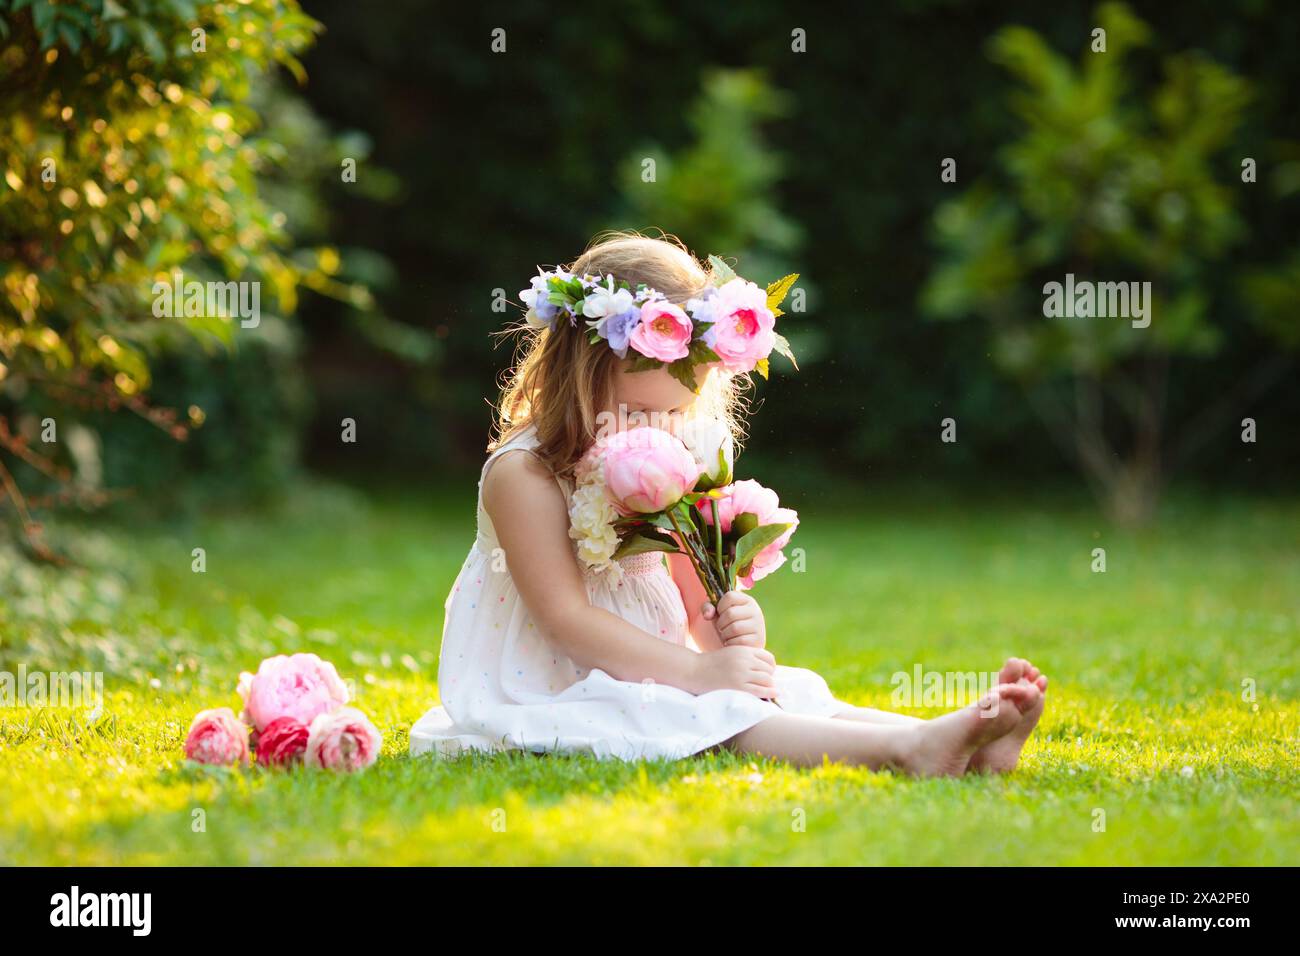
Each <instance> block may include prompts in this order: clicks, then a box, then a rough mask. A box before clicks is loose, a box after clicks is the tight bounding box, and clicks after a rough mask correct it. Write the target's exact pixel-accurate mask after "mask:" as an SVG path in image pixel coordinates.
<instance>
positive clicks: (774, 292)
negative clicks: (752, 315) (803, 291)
mask: <svg viewBox="0 0 1300 956" xmlns="http://www.w3.org/2000/svg"><path fill="white" fill-rule="evenodd" d="M798 279H799V273H797V272H792V273H790V274H789V275H788V276H783V277H782V278H780V279H777V280H776V281H775V282H773V283H771V284H769V285H768V287H767V307H768V308H769V309H771V310H772V311H773V312H775V313H776V314H777V315H781V314H783V313H782V312H781V311H780V310H779V309H778V308H777V306H779V305H780V304H781V303H782V302H784V301H785V297H786V296H787V295H788V294H789V292H790V289H791V288H792V287H793V286H794V284H795V282H797V281H798Z"/></svg>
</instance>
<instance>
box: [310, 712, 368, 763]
mask: <svg viewBox="0 0 1300 956" xmlns="http://www.w3.org/2000/svg"><path fill="white" fill-rule="evenodd" d="M382 744H383V738H382V737H380V736H379V731H378V730H376V729H375V725H374V724H372V723H371V722H370V720H369V719H368V718H367V717H366V715H365V714H363V713H361V711H359V710H357V709H356V708H355V707H341V708H339V709H338V710H336V711H334V712H333V713H330V714H320V715H318V716H317V717H316V719H315V720H313V721H312V722H311V730H310V732H309V736H308V739H307V752H306V754H305V756H304V758H303V759H304V761H305V762H306V764H307V766H309V767H323V768H324V769H326V770H341V771H344V772H347V773H350V772H352V771H353V770H361V769H363V768H365V767H369V766H370V765H371V764H372V763H374V762H375V761H376V760H378V759H379V748H380V746H381V745H382Z"/></svg>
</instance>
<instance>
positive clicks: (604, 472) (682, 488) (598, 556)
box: [569, 418, 799, 605]
mask: <svg viewBox="0 0 1300 956" xmlns="http://www.w3.org/2000/svg"><path fill="white" fill-rule="evenodd" d="M733 469H734V460H733V446H732V441H731V434H730V432H729V431H728V430H727V427H726V425H725V424H724V423H722V422H719V421H716V420H714V419H709V418H697V419H691V420H688V421H687V422H685V423H684V424H683V425H681V426H680V427H679V428H678V429H676V430H675V433H674V432H673V431H667V430H664V429H661V428H654V427H642V428H633V429H630V430H628V431H622V432H616V433H614V434H612V435H609V436H606V437H603V438H601V439H599V440H598V441H597V442H596V444H595V445H593V446H592V447H591V449H590V450H589V451H588V452H587V454H586V455H585V456H584V457H583V459H582V461H580V462H579V463H578V467H577V469H576V471H575V489H574V493H573V497H572V502H571V505H570V508H569V519H570V529H569V536H570V537H572V538H573V539H574V540H575V541H576V542H577V551H578V558H579V560H580V561H582V562H583V564H585V565H586V566H587V567H588V568H591V569H592V570H595V571H598V572H602V573H611V574H615V575H617V574H619V573H620V572H619V567H618V564H617V561H618V559H619V558H624V557H627V556H629V555H634V554H642V553H645V552H649V551H663V552H668V553H675V554H685V555H686V556H687V557H688V558H690V560H691V564H692V565H693V566H694V568H695V573H696V574H697V575H698V577H699V579H700V583H701V584H702V585H703V586H704V590H705V593H706V594H707V595H708V597H709V600H710V601H712V602H713V603H714V605H716V604H717V603H718V602H719V601H720V600H721V599H722V596H723V595H724V594H725V593H726V592H727V591H730V590H733V589H735V588H737V587H739V588H742V589H747V588H752V587H753V586H754V582H755V581H757V580H759V579H760V578H763V577H766V576H767V575H769V574H771V573H772V572H773V571H775V570H776V569H777V568H779V567H780V566H781V565H782V564H783V563H785V554H784V549H785V546H786V544H787V543H789V541H790V536H791V535H792V534H794V530H795V528H796V527H797V526H798V524H799V516H798V515H797V514H796V513H795V512H794V511H792V510H791V509H789V508H782V507H781V506H780V501H779V500H778V498H777V495H776V492H774V491H771V490H770V489H767V488H764V487H763V486H762V485H760V484H759V483H758V482H756V481H750V480H744V481H735V480H734V476H733Z"/></svg>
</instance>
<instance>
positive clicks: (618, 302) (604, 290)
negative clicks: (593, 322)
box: [582, 276, 633, 319]
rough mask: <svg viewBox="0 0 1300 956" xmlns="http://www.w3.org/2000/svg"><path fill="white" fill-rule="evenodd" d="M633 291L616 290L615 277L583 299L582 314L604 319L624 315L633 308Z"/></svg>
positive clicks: (590, 317) (591, 317)
mask: <svg viewBox="0 0 1300 956" xmlns="http://www.w3.org/2000/svg"><path fill="white" fill-rule="evenodd" d="M632 305H633V302H632V293H631V292H629V291H628V290H627V289H619V290H618V291H617V292H615V291H614V279H613V277H612V276H611V277H610V279H609V285H608V286H603V285H598V286H596V287H595V288H594V289H592V290H591V291H590V292H589V293H587V295H586V296H584V297H583V300H582V314H583V315H585V316H586V317H587V318H589V319H603V318H605V317H606V316H614V315H622V314H623V313H624V312H627V311H628V310H630V309H631V308H632Z"/></svg>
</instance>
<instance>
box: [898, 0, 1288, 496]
mask: <svg viewBox="0 0 1300 956" xmlns="http://www.w3.org/2000/svg"><path fill="white" fill-rule="evenodd" d="M1095 19H1096V21H1097V22H1098V24H1099V25H1100V26H1101V27H1102V28H1103V29H1104V30H1105V42H1106V47H1105V49H1104V50H1094V49H1089V50H1087V51H1085V52H1084V53H1083V54H1082V60H1081V62H1080V64H1079V65H1078V66H1077V67H1076V66H1073V65H1071V64H1070V62H1069V61H1068V60H1066V58H1065V57H1063V56H1061V55H1060V54H1058V53H1056V52H1055V51H1054V50H1053V49H1052V48H1051V47H1050V46H1049V45H1048V43H1047V42H1046V40H1044V39H1043V37H1041V36H1040V35H1039V34H1037V33H1035V32H1034V31H1032V30H1029V29H1026V28H1023V27H1016V26H1011V27H1005V28H1003V29H1002V30H1000V31H999V32H998V33H997V34H996V35H995V36H994V37H993V39H992V40H991V42H990V43H989V52H990V56H991V58H992V59H993V61H994V62H996V63H998V64H999V65H1001V66H1002V67H1003V68H1004V69H1005V70H1006V71H1008V72H1009V73H1010V74H1011V75H1012V77H1013V78H1014V79H1015V80H1016V81H1017V86H1016V88H1015V91H1014V93H1013V94H1012V95H1011V97H1010V98H1009V103H1010V107H1011V111H1012V113H1013V115H1014V117H1015V118H1016V120H1017V121H1018V129H1017V130H1016V133H1015V135H1014V136H1013V137H1012V138H1011V139H1010V141H1009V142H1008V143H1007V144H1006V145H1005V146H1004V147H1003V149H1002V150H1001V151H1000V155H999V158H998V165H997V169H996V172H995V173H994V174H993V175H991V176H988V177H986V178H985V179H984V180H983V181H981V182H979V183H977V184H976V185H974V186H973V187H971V188H969V189H968V190H966V191H965V192H964V193H963V194H962V195H961V196H960V197H959V198H957V199H954V200H950V201H948V202H945V203H944V204H943V205H942V206H941V207H940V208H939V209H938V211H937V212H936V214H935V217H934V224H935V232H936V235H937V241H938V244H939V247H940V250H941V255H942V259H941V261H940V263H939V265H938V266H937V267H936V268H935V269H934V271H933V273H932V275H931V277H930V279H929V281H928V283H927V285H926V287H925V289H924V291H923V293H922V296H921V303H922V306H923V307H924V309H925V310H926V311H927V312H928V313H930V314H931V315H933V316H937V317H940V318H964V317H968V316H978V317H979V318H980V319H982V320H983V321H984V322H985V324H986V326H987V328H988V337H989V340H990V349H991V351H990V354H991V356H992V358H993V359H994V361H995V362H996V363H997V364H998V365H999V366H1000V367H1001V368H1002V369H1003V370H1005V371H1007V372H1009V373H1011V374H1012V375H1013V376H1015V377H1016V378H1018V379H1020V380H1022V381H1023V382H1025V383H1027V384H1029V385H1031V386H1033V385H1036V384H1039V383H1044V382H1046V383H1048V384H1049V385H1050V384H1051V383H1052V382H1053V381H1054V380H1060V379H1063V378H1068V379H1069V380H1070V383H1071V384H1070V389H1071V391H1070V393H1069V397H1063V396H1062V394H1061V391H1060V390H1059V389H1058V390H1056V391H1052V390H1051V389H1050V388H1048V389H1040V390H1039V391H1038V393H1037V394H1036V395H1031V399H1032V400H1033V401H1034V402H1035V407H1036V408H1037V409H1038V410H1039V411H1040V413H1041V414H1042V416H1043V417H1044V418H1045V419H1046V420H1047V424H1048V427H1049V429H1050V430H1051V431H1052V434H1053V437H1055V438H1056V439H1057V440H1058V442H1059V443H1060V444H1061V445H1062V446H1063V447H1064V448H1065V449H1066V450H1067V452H1068V453H1069V454H1070V455H1071V456H1073V457H1075V458H1077V460H1078V462H1079V464H1080V466H1081V468H1082V470H1083V472H1084V474H1085V475H1086V476H1087V477H1088V478H1089V480H1090V481H1091V482H1092V483H1093V484H1094V487H1095V488H1096V489H1097V491H1098V494H1099V496H1100V497H1102V499H1103V501H1104V502H1105V504H1106V505H1107V507H1108V509H1109V511H1110V512H1111V515H1112V516H1113V517H1115V518H1117V519H1119V520H1123V521H1142V520H1146V519H1147V518H1148V517H1149V516H1150V513H1151V511H1152V509H1153V508H1154V507H1155V503H1156V500H1157V497H1158V491H1159V487H1160V484H1161V482H1162V480H1163V471H1164V468H1165V463H1164V461H1163V458H1164V456H1165V446H1166V444H1168V442H1167V437H1166V432H1167V423H1166V421H1165V418H1166V411H1165V410H1166V407H1167V404H1168V402H1167V395H1168V379H1169V372H1168V370H1169V365H1170V362H1171V360H1172V359H1174V358H1177V357H1207V356H1212V355H1215V354H1217V353H1218V352H1219V351H1220V350H1221V349H1222V347H1223V344H1224V338H1225V335H1226V331H1227V329H1226V326H1227V325H1228V322H1227V321H1225V315H1224V313H1225V311H1226V310H1225V304H1226V303H1225V302H1224V301H1223V297H1222V295H1221V294H1220V282H1219V276H1220V274H1221V273H1222V271H1223V269H1224V267H1225V265H1228V264H1229V262H1230V259H1229V254H1230V251H1231V250H1232V249H1233V247H1234V246H1236V245H1238V244H1240V243H1242V242H1243V241H1244V240H1245V239H1246V229H1245V220H1244V217H1243V212H1242V211H1243V209H1244V207H1245V205H1246V202H1247V199H1246V194H1245V191H1246V190H1247V189H1249V188H1250V186H1248V185H1246V184H1244V183H1243V182H1242V181H1241V178H1240V167H1239V157H1240V155H1241V153H1240V150H1239V149H1236V150H1234V149H1233V147H1237V146H1238V144H1237V142H1236V137H1237V136H1238V134H1239V131H1240V129H1241V128H1242V126H1243V125H1244V123H1245V122H1246V120H1247V106H1248V104H1249V103H1250V101H1251V90H1250V87H1249V84H1248V83H1247V82H1246V81H1245V80H1244V79H1242V78H1241V77H1239V76H1237V75H1236V74H1234V73H1233V72H1232V71H1230V70H1229V69H1227V68H1225V67H1223V66H1221V65H1219V64H1218V63H1216V62H1214V61H1213V60H1211V59H1210V58H1208V57H1206V56H1205V55H1204V54H1202V53H1199V52H1195V51H1189V52H1183V53H1178V54H1175V55H1172V56H1168V57H1166V58H1165V59H1164V60H1163V69H1162V76H1161V78H1160V79H1159V81H1158V82H1155V83H1154V84H1147V83H1144V82H1143V80H1142V79H1141V77H1142V71H1141V70H1140V63H1139V60H1138V54H1139V52H1141V53H1146V52H1147V48H1148V46H1149V44H1150V43H1151V32H1150V30H1149V28H1148V27H1147V25H1146V24H1145V23H1143V22H1142V21H1140V20H1138V19H1137V18H1136V17H1135V16H1134V15H1133V14H1132V13H1131V12H1130V11H1129V10H1128V8H1127V7H1125V6H1123V5H1122V4H1118V3H1107V4H1103V5H1101V6H1100V7H1099V8H1098V9H1097V12H1096V14H1095ZM1067 274H1070V275H1073V276H1074V277H1075V279H1076V280H1082V281H1084V282H1106V283H1116V282H1122V283H1130V282H1135V283H1149V286H1147V288H1149V290H1150V296H1149V298H1148V299H1147V300H1146V302H1145V306H1144V320H1143V322H1137V323H1135V322H1132V321H1130V318H1131V316H1130V315H1125V316H1122V317H1117V316H1113V315H1110V316H1106V315H1102V316H1097V317H1092V318H1075V317H1070V318H1061V317H1055V316H1052V317H1046V316H1045V312H1046V308H1045V305H1044V296H1045V295H1046V294H1047V293H1048V288H1047V286H1046V285H1045V283H1046V282H1057V283H1062V282H1064V281H1065V280H1066V276H1067ZM1249 291H1250V293H1251V295H1252V296H1253V298H1254V299H1255V300H1256V302H1255V305H1256V308H1257V311H1259V312H1261V313H1262V314H1265V315H1266V316H1270V315H1271V316H1272V317H1273V321H1272V322H1271V323H1270V322H1267V321H1266V322H1263V323H1261V327H1262V328H1263V329H1265V330H1266V331H1270V332H1273V333H1275V335H1276V340H1277V341H1278V342H1279V343H1283V344H1285V343H1287V342H1291V343H1292V344H1294V341H1295V336H1294V333H1293V332H1286V331H1284V330H1282V329H1281V326H1283V325H1286V324H1290V325H1292V326H1294V318H1293V317H1287V318H1285V319H1282V321H1280V322H1279V321H1278V319H1280V318H1282V316H1281V314H1280V313H1279V310H1278V307H1277V304H1278V301H1279V295H1285V292H1286V286H1285V282H1283V284H1282V285H1281V286H1280V287H1279V285H1278V284H1277V283H1276V282H1274V283H1270V282H1269V281H1268V280H1265V279H1262V278H1259V277H1257V278H1256V279H1255V280H1254V281H1253V284H1252V285H1251V286H1250V289H1249ZM1236 306H1237V308H1238V309H1239V310H1240V309H1241V308H1242V307H1243V305H1242V304H1241V303H1240V302H1239V303H1237V304H1236ZM1278 333H1280V334H1278ZM1108 418H1109V419H1110V421H1109V422H1108V421H1107V419H1108ZM1115 421H1119V422H1122V423H1123V424H1124V426H1125V427H1124V428H1123V429H1122V430H1121V429H1119V428H1117V427H1116V426H1115V425H1114V422H1115ZM1180 437H1184V438H1185V440H1184V441H1183V442H1181V443H1180V444H1184V445H1185V444H1188V443H1190V442H1191V441H1193V440H1199V438H1198V439H1191V438H1186V436H1180Z"/></svg>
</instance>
